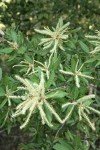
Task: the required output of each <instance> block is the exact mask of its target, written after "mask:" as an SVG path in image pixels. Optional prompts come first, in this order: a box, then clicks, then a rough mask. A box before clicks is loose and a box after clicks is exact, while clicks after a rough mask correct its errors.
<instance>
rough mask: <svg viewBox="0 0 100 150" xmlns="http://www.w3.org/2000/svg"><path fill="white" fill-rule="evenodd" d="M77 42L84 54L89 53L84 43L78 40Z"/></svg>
mask: <svg viewBox="0 0 100 150" xmlns="http://www.w3.org/2000/svg"><path fill="white" fill-rule="evenodd" d="M78 42H79V44H80V46H81V48H82V50H83V51H84V52H86V53H88V52H89V48H88V46H87V45H86V44H85V43H83V42H82V41H80V40H79V41H78Z"/></svg>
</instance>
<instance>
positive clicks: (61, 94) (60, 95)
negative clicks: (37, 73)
mask: <svg viewBox="0 0 100 150" xmlns="http://www.w3.org/2000/svg"><path fill="white" fill-rule="evenodd" d="M66 95H67V93H66V92H64V91H60V90H59V91H54V92H51V93H50V94H48V95H47V98H53V99H60V98H63V97H65V96H66Z"/></svg>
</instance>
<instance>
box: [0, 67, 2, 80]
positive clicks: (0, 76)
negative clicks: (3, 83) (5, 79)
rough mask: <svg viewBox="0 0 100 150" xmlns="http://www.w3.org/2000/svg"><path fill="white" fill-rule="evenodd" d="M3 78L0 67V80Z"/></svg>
mask: <svg viewBox="0 0 100 150" xmlns="http://www.w3.org/2000/svg"><path fill="white" fill-rule="evenodd" d="M1 79H2V69H1V68H0V80H1Z"/></svg>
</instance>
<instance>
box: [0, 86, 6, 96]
mask: <svg viewBox="0 0 100 150" xmlns="http://www.w3.org/2000/svg"><path fill="white" fill-rule="evenodd" d="M4 95H5V91H4V90H3V88H2V87H0V96H4Z"/></svg>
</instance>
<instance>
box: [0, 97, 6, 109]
mask: <svg viewBox="0 0 100 150" xmlns="http://www.w3.org/2000/svg"><path fill="white" fill-rule="evenodd" d="M6 102H7V99H5V100H4V101H3V102H2V103H1V104H0V109H1V108H3V106H4V105H5V104H6Z"/></svg>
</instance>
